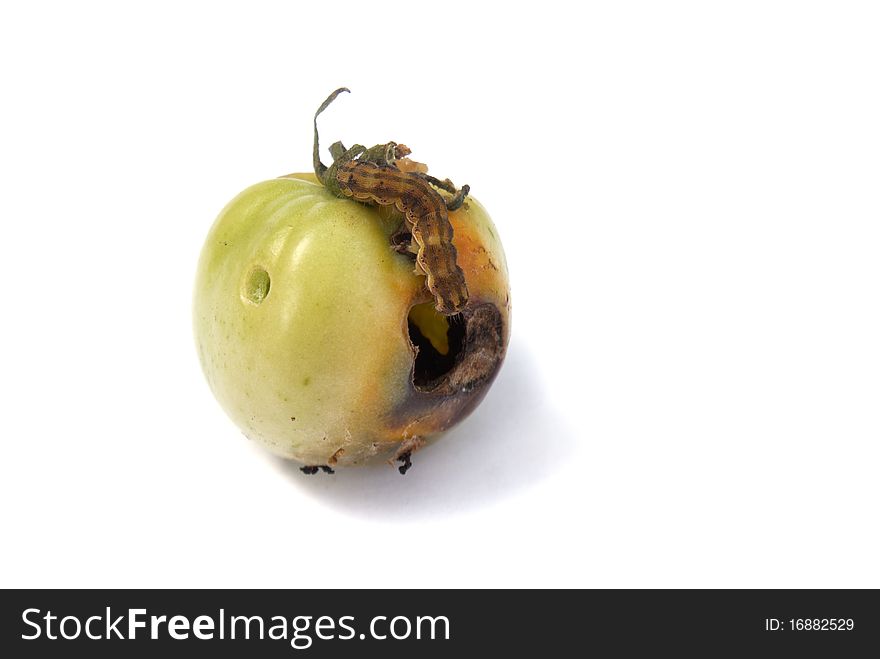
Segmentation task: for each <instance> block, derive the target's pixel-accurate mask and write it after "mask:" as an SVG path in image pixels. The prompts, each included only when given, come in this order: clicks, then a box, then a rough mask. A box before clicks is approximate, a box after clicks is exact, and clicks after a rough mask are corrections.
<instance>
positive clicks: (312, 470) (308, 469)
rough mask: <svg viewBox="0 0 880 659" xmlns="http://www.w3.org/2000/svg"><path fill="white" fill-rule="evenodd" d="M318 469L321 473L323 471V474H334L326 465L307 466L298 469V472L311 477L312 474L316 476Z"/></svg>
mask: <svg viewBox="0 0 880 659" xmlns="http://www.w3.org/2000/svg"><path fill="white" fill-rule="evenodd" d="M319 469H320V470H321V471H323V472H324V473H325V474H335V473H336V472H335V471H333V470H332V469H331V468H330V467H328V466H327V465H309V466H307V467H300V468H299V470H300V471H301V472H302V473H304V474H307V475H308V476H311V475H312V474H317V473H318V470H319Z"/></svg>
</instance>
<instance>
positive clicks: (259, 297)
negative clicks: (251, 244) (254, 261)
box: [242, 266, 271, 304]
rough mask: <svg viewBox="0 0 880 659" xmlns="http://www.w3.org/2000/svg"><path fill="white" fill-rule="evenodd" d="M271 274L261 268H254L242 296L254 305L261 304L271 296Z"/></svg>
mask: <svg viewBox="0 0 880 659" xmlns="http://www.w3.org/2000/svg"><path fill="white" fill-rule="evenodd" d="M270 284H271V282H270V280H269V273H268V272H266V269H265V268H263V267H261V266H254V267H253V268H252V269H251V271H250V272H249V273H248V276H247V278H246V279H245V281H244V289H243V290H242V296H243V297H244V298H245V299H246V300H247V301H248V302H251V303H252V304H260V303H261V302H262V301H263V300H265V299H266V296H267V295H269V286H270Z"/></svg>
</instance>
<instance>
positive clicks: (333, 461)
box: [327, 448, 345, 467]
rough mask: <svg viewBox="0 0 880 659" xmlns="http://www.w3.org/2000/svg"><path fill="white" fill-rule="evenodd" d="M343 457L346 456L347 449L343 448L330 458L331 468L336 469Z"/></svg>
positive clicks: (328, 461)
mask: <svg viewBox="0 0 880 659" xmlns="http://www.w3.org/2000/svg"><path fill="white" fill-rule="evenodd" d="M343 455H345V449H344V448H341V449H339V450H338V451H336V453H334V454H333V455H331V456H330V459H329V460H327V464H328V465H330V466H331V467H335V466H336V463H337V462H339V458H341V457H342V456H343Z"/></svg>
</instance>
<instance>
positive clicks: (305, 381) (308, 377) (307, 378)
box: [303, 376, 312, 387]
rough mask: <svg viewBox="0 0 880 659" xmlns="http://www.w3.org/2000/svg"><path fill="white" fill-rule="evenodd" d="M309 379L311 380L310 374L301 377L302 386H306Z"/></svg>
mask: <svg viewBox="0 0 880 659" xmlns="http://www.w3.org/2000/svg"><path fill="white" fill-rule="evenodd" d="M311 381H312V378H311V376H306V377H304V378H303V386H304V387H308V386H309V383H310V382H311Z"/></svg>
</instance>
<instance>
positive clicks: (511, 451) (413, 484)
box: [267, 342, 576, 518]
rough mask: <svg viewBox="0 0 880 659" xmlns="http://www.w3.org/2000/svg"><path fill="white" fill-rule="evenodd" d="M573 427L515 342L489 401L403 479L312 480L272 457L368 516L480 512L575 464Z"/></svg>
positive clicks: (380, 468)
mask: <svg viewBox="0 0 880 659" xmlns="http://www.w3.org/2000/svg"><path fill="white" fill-rule="evenodd" d="M575 450H576V438H575V435H574V430H573V429H571V428H568V427H566V426H565V424H564V422H563V421H562V417H561V416H560V415H559V414H558V413H556V412H555V410H553V408H552V406H551V405H550V403H549V401H548V400H547V396H546V394H545V393H544V392H542V391H541V386H540V381H539V374H538V369H537V368H536V366H535V363H534V360H533V358H532V356H531V354H530V353H529V352H528V350H527V349H526V348H525V346H522V345H518V344H517V343H516V342H514V344H513V345H511V347H510V350H509V352H508V356H507V359H506V360H505V364H504V366H503V367H502V369H501V373H499V375H498V378H497V380H496V381H495V383H494V384H493V386H492V388H491V389H490V391H489V393H488V394H487V395H486V398H485V400H484V401H483V403H482V404H481V405H480V406H479V407H478V408H477V409H476V410H475V411H474V413H473V414H471V416H470V417H468V418H467V419H465V420H464V421H463V422H462V423H461V424H459V425H458V426H457V427H455V428H454V429H452V430H450V431H449V432H448V433H447V434H446V436H445V437H441V438H439V440H438V441H437V442H436V443H434V444H432V445H430V446H428V447H426V448H424V449H423V450H422V451H420V452H418V453H416V454H414V455H413V466H412V469H410V471H409V472H408V473H407V474H406V475H405V476H401V475H400V474H399V473H398V471H397V469H396V468H392V467H390V466H388V465H387V464H383V463H380V464H378V465H372V466H368V467H352V468H348V469H338V470H337V471H336V473H335V474H333V475H326V474H321V473H318V474H315V475H312V476H307V475H305V474H303V473H302V472H301V471H300V470H299V468H300V466H301V465H299V464H298V463H295V462H291V461H288V460H283V459H280V458H275V457H271V456H269V457H268V458H267V459H269V460H271V461H273V462H274V463H275V465H276V466H277V467H278V469H280V470H282V471H283V472H284V473H286V474H287V475H289V477H290V479H291V481H292V482H293V483H294V484H295V485H296V486H297V487H298V488H301V489H302V490H304V491H306V492H308V493H309V494H310V495H312V496H313V497H314V498H316V499H318V500H320V501H321V502H322V503H325V504H327V505H331V506H333V507H334V508H340V509H343V511H349V512H351V513H352V514H356V515H358V516H366V517H382V518H392V517H417V516H421V515H423V514H430V515H436V514H452V513H455V512H458V511H463V510H470V509H474V508H479V507H481V506H484V505H489V504H491V503H493V502H495V501H498V500H500V499H503V498H505V497H508V496H511V495H513V494H516V493H518V492H520V491H522V490H524V489H527V488H529V487H531V486H534V485H536V484H537V483H539V482H540V481H542V480H544V479H546V478H549V477H551V476H552V475H553V474H554V472H558V471H560V470H561V468H562V467H563V466H564V465H565V464H566V462H568V461H569V460H571V459H572V457H573V454H574V452H575Z"/></svg>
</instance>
